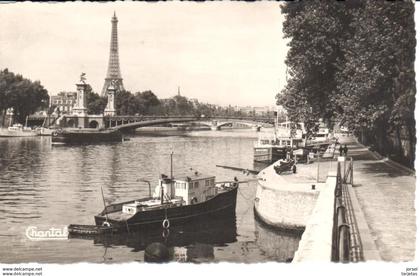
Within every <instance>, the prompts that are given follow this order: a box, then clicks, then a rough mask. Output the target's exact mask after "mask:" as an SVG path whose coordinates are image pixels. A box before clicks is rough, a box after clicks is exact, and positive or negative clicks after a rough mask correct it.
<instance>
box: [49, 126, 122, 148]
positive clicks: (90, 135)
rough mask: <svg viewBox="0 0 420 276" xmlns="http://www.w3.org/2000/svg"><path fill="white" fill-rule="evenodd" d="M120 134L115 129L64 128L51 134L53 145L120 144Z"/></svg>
mask: <svg viewBox="0 0 420 276" xmlns="http://www.w3.org/2000/svg"><path fill="white" fill-rule="evenodd" d="M121 141H122V133H121V132H120V131H119V130H116V129H89V128H66V129H58V130H55V131H53V132H52V138H51V142H52V144H53V145H66V144H92V143H104V142H121Z"/></svg>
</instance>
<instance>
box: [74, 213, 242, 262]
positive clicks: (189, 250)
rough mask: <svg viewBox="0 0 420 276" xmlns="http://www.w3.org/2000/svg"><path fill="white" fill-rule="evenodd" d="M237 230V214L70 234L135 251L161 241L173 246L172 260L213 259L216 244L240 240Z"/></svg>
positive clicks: (206, 260)
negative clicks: (149, 227)
mask: <svg viewBox="0 0 420 276" xmlns="http://www.w3.org/2000/svg"><path fill="white" fill-rule="evenodd" d="M236 231H237V228H236V217H235V216H233V217H230V218H224V219H222V220H214V219H212V220H209V221H199V222H195V223H189V224H186V225H183V226H176V227H171V228H170V229H167V230H164V229H158V230H156V229H154V230H142V231H138V232H132V233H121V234H113V235H99V236H95V237H86V236H77V235H71V236H70V238H72V239H77V238H79V239H93V244H94V245H96V246H103V247H104V249H105V250H106V249H107V248H112V247H115V246H126V247H128V248H130V249H132V250H131V251H132V252H142V251H144V250H145V249H146V247H147V246H148V245H150V244H152V243H155V242H159V243H162V244H164V245H165V246H166V247H167V248H168V249H169V252H170V260H171V261H177V262H211V261H214V259H215V255H214V247H224V246H226V245H227V244H229V243H233V242H236V236H237V233H236ZM142 253H143V252H142ZM105 259H106V258H105Z"/></svg>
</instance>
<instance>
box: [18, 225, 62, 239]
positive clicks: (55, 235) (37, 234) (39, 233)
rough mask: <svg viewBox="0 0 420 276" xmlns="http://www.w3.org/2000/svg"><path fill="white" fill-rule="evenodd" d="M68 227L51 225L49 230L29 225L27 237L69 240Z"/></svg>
mask: <svg viewBox="0 0 420 276" xmlns="http://www.w3.org/2000/svg"><path fill="white" fill-rule="evenodd" d="M68 235H69V233H68V231H67V227H66V226H64V227H63V228H54V227H51V228H50V229H48V230H39V229H38V228H37V227H36V226H29V227H28V228H27V229H26V237H28V239H30V240H33V241H42V240H44V241H45V240H67V239H68Z"/></svg>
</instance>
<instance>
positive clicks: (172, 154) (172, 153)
mask: <svg viewBox="0 0 420 276" xmlns="http://www.w3.org/2000/svg"><path fill="white" fill-rule="evenodd" d="M173 156H174V152H173V151H172V152H171V180H172V178H173V165H172V162H173Z"/></svg>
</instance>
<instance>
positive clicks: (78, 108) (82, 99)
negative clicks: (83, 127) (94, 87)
mask: <svg viewBox="0 0 420 276" xmlns="http://www.w3.org/2000/svg"><path fill="white" fill-rule="evenodd" d="M76 86H77V99H76V104H75V105H74V106H73V115H77V116H79V117H84V116H86V115H87V108H86V93H85V90H86V86H87V84H86V74H85V73H82V75H81V76H80V82H79V83H77V84H76Z"/></svg>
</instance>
